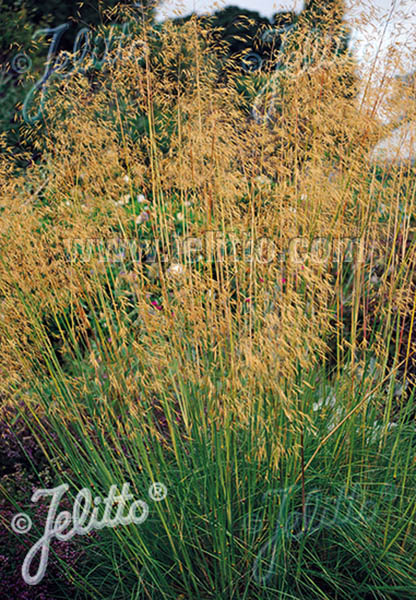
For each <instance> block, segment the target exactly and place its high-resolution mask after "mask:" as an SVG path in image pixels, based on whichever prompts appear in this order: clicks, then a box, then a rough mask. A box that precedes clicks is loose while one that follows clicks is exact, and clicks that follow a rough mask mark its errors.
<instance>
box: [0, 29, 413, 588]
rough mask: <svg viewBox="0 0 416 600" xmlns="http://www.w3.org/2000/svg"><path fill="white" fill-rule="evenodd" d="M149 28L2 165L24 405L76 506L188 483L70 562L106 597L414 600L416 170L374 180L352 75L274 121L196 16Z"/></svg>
mask: <svg viewBox="0 0 416 600" xmlns="http://www.w3.org/2000/svg"><path fill="white" fill-rule="evenodd" d="M138 27H139V26H138ZM136 36H137V37H135V38H134V37H133V42H134V41H136V42H137V41H138V40H140V42H141V43H140V44H139V43H133V46H127V47H126V48H125V52H124V54H123V53H122V56H121V59H120V60H117V61H113V63H112V64H109V66H108V67H107V68H106V69H103V70H102V72H100V73H96V74H95V75H94V77H93V78H91V77H86V76H85V75H82V74H78V75H76V74H74V75H73V76H72V77H71V78H68V79H66V80H63V81H59V80H58V81H55V82H54V83H51V86H50V89H49V92H48V99H47V101H46V102H45V106H44V110H43V112H44V118H45V128H44V129H45V132H44V134H43V138H42V158H41V160H39V162H38V163H37V164H34V165H33V166H31V167H30V168H28V169H27V171H26V172H25V173H24V174H23V175H21V176H15V177H13V178H10V177H8V175H7V174H8V172H9V169H10V165H9V164H8V162H7V160H6V159H5V160H4V161H3V163H2V164H1V173H2V181H1V188H2V223H3V225H2V235H1V244H2V249H1V250H2V260H1V262H0V294H1V306H0V312H1V315H0V316H1V318H0V341H1V353H0V366H1V373H2V379H1V393H2V397H3V399H4V403H5V404H7V405H8V406H15V407H19V406H22V403H23V405H24V407H25V408H24V409H21V418H22V419H24V420H25V422H26V425H27V427H29V429H30V430H31V432H32V435H33V436H34V439H36V441H37V443H38V445H39V447H40V448H41V450H42V453H43V455H44V457H45V458H44V460H45V461H47V463H48V464H49V465H50V469H51V473H52V474H53V480H54V481H55V483H56V485H60V484H62V483H68V484H69V485H70V490H69V492H68V496H69V497H72V499H73V498H74V497H75V496H76V494H77V492H78V491H79V490H80V489H82V488H88V489H93V490H94V492H95V493H96V494H97V495H98V496H101V497H104V496H105V495H106V494H107V493H108V490H109V489H110V487H111V486H112V485H114V484H116V485H118V486H119V489H120V490H121V487H122V485H123V483H124V482H130V484H131V488H132V490H133V493H134V495H135V497H137V498H145V497H147V493H148V489H149V485H150V484H151V483H152V482H163V483H164V484H165V485H166V486H167V489H168V495H167V497H166V499H165V500H163V502H160V503H153V504H151V501H149V504H151V508H150V516H149V518H148V520H147V521H146V522H145V523H144V524H142V525H140V526H135V525H132V524H130V525H128V526H125V527H115V528H106V529H102V530H101V531H100V532H98V533H97V535H95V536H94V537H92V538H91V539H88V540H87V541H88V544H87V545H86V546H84V551H85V555H83V561H82V565H81V564H79V562H77V563H76V565H75V566H74V565H73V564H72V563H70V562H68V563H67V564H65V561H63V562H62V561H61V562H60V564H61V568H62V571H63V573H64V574H65V576H66V577H67V580H68V581H71V584H73V585H75V586H76V587H77V588H78V590H79V597H80V598H105V599H110V598H123V599H124V598H125V599H132V600H133V598H136V599H137V598H155V599H156V598H157V599H159V598H172V599H173V598H192V599H194V598H200V599H201V600H202V599H204V600H205V599H208V598H236V599H237V598H238V599H241V600H242V599H248V598H254V597H256V598H264V599H266V598H276V597H277V596H276V594H278V595H279V597H282V598H299V599H300V598H302V599H303V598H311V599H312V598H318V597H319V598H340V599H341V598H357V600H358V599H360V600H361V599H363V598H369V599H370V598H380V599H381V598H383V599H384V598H411V597H413V596H414V594H415V575H416V573H415V566H414V560H413V558H412V557H413V555H414V550H415V542H414V533H415V531H414V529H415V527H414V512H415V508H416V505H415V501H414V490H415V486H414V484H415V466H414V461H413V454H412V445H413V443H414V436H415V431H414V416H415V415H414V406H413V401H414V392H413V375H414V354H413V353H414V342H413V323H414V314H415V303H414V298H415V296H414V291H415V288H414V238H413V212H414V206H413V203H414V174H413V172H412V171H409V170H407V171H406V170H405V169H404V167H403V166H401V167H400V168H399V169H396V170H394V169H393V170H392V171H390V172H386V171H382V170H381V169H376V168H374V167H372V166H371V165H370V164H369V162H368V155H369V150H370V147H371V143H372V142H373V141H374V140H375V139H376V136H377V132H378V129H379V125H378V123H377V122H376V121H375V119H374V116H373V115H371V113H370V114H366V113H365V112H364V110H361V112H359V107H358V106H357V105H356V104H354V102H353V99H352V98H351V97H350V96H351V95H350V94H348V93H347V91H348V90H345V91H346V93H345V94H344V93H341V92H340V86H341V85H342V82H344V84H345V85H347V81H348V78H343V77H341V75H342V73H341V71H340V69H341V67H338V66H337V64H336V63H335V64H334V65H333V68H327V66H326V67H325V68H324V69H322V70H320V69H319V68H317V69H314V71H313V73H308V72H307V71H306V72H303V71H302V73H300V74H299V76H298V77H296V78H293V77H286V78H285V76H284V75H282V78H281V79H279V82H278V83H279V86H280V91H281V96H280V104H279V105H278V107H279V118H275V119H272V120H264V119H260V120H256V119H253V118H252V114H251V110H250V108H251V106H252V103H253V102H254V101H255V98H256V94H258V92H259V90H261V86H262V81H261V78H262V77H264V76H265V75H264V74H256V73H255V74H250V73H245V74H243V75H242V74H241V73H240V72H237V73H233V72H231V71H230V72H229V73H227V77H225V78H224V77H223V76H222V73H221V71H222V69H223V64H222V62H221V52H220V53H219V54H218V52H216V51H215V48H212V46H211V45H210V44H211V43H212V39H211V38H210V36H207V35H206V31H205V30H204V29H200V24H199V23H198V21H197V20H196V19H191V20H190V21H189V22H186V23H182V24H180V25H179V24H175V23H170V22H166V23H164V24H163V25H162V26H160V27H159V28H158V29H152V28H151V26H150V25H146V26H145V27H142V28H140V27H139V28H138V30H137V32H136ZM301 51H302V48H299V52H301ZM347 62H348V61H347ZM343 65H344V67H345V68H348V69H351V68H352V67H351V64H350V63H349V62H348V64H346V63H343ZM259 78H260V79H259ZM341 91H342V90H341ZM266 96H267V94H266ZM266 96H265V97H264V98H263V101H264V102H267V97H266ZM273 101H274V102H276V95H274V97H273ZM276 106H277V105H276ZM34 468H35V469H36V465H34ZM39 485H40V486H41V485H44V482H43V481H42V474H40V478H39ZM6 493H7V490H6ZM30 494H31V491H30V490H28V498H29V496H30ZM9 496H10V492H9ZM28 498H26V499H25V500H24V501H23V500H22V501H21V503H22V504H23V503H24V502H26V503H27V501H28ZM9 499H10V498H9ZM19 503H20V500H19ZM28 510H30V509H28ZM34 521H35V517H34ZM6 525H7V524H6ZM37 526H38V527H37V530H36V531H35V530H34V531H33V536H34V539H36V534H37V533H38V534H39V532H40V531H41V530H42V523H37ZM57 593H58V592H57ZM64 597H65V596H64Z"/></svg>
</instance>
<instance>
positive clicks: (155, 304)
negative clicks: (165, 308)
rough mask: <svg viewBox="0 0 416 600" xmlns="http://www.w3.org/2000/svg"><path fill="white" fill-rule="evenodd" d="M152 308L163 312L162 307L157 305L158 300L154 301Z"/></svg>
mask: <svg viewBox="0 0 416 600" xmlns="http://www.w3.org/2000/svg"><path fill="white" fill-rule="evenodd" d="M152 306H154V307H155V308H156V310H162V307H161V306H160V304H158V303H157V301H156V300H152Z"/></svg>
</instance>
